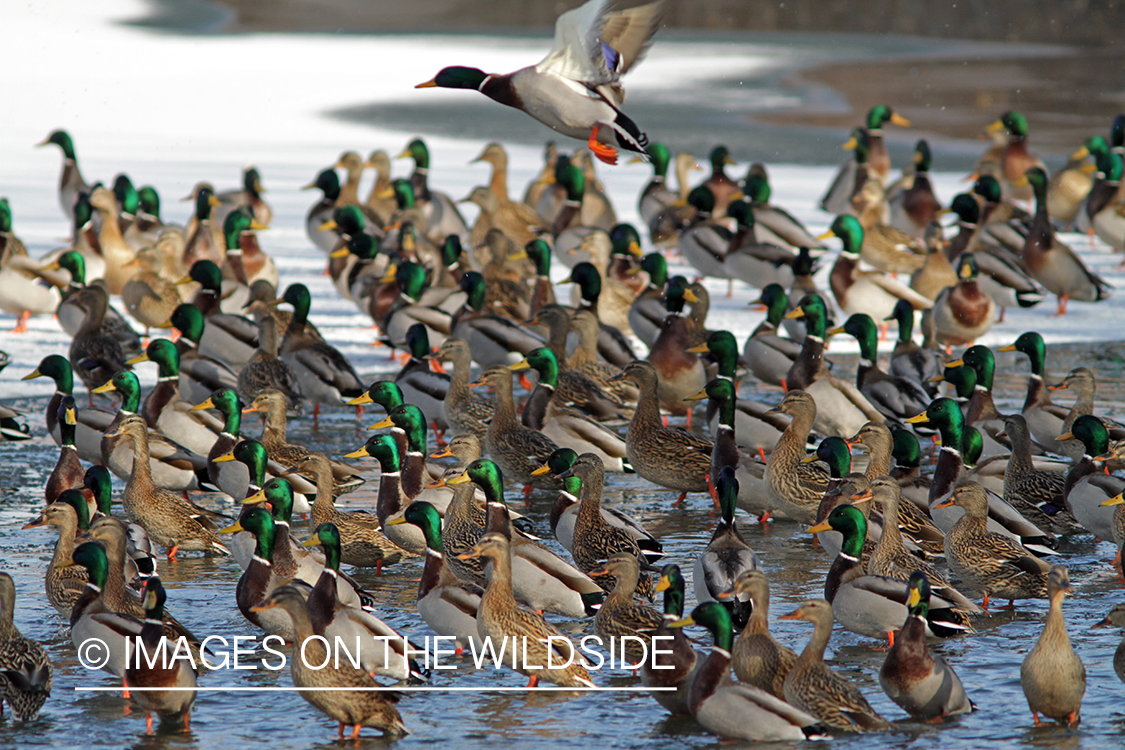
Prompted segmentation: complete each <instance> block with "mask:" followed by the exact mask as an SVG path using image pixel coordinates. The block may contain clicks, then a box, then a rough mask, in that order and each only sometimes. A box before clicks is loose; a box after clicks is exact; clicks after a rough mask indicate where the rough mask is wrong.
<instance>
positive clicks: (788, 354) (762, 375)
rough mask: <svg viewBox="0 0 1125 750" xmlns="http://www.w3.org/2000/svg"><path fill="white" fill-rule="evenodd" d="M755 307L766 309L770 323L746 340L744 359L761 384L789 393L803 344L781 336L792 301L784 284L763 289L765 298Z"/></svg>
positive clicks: (755, 303) (762, 325) (766, 322)
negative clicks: (788, 381) (788, 378)
mask: <svg viewBox="0 0 1125 750" xmlns="http://www.w3.org/2000/svg"><path fill="white" fill-rule="evenodd" d="M751 304H752V305H759V306H761V307H764V308H765V311H766V319H765V320H763V321H762V322H761V323H759V324H758V327H757V328H755V329H754V331H753V333H751V334H750V337H749V338H748V339H746V346H745V347H743V349H742V357H743V359H745V360H746V361H747V362H748V363H749V365H750V372H751V373H753V375H754V377H756V378H757V379H758V380H760V381H762V382H763V383H768V384H770V385H780V386H781V387H782V388H783V389H785V388H786V382H785V378H786V376H787V375H788V374H789V368H791V367H792V366H793V362H794V361H795V360H796V359H797V356H798V355H799V354H800V353H801V344H800V343H799V342H797V341H794V340H792V339H789V338H786V337H783V336H781V335H780V333H779V326H780V325H781V321H782V319H783V318H784V317H785V313H786V312H787V306H788V304H789V297H788V295H787V294H786V293H785V290H784V289H783V288H782V287H781V285H780V284H767V285H766V286H764V287H762V293H761V296H759V297H758V299H757V300H755V301H754V302H752V303H751Z"/></svg>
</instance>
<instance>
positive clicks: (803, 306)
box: [785, 294, 828, 340]
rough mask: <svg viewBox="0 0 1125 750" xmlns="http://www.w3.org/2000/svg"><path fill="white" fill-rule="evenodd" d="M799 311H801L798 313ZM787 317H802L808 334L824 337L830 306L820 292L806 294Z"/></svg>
mask: <svg viewBox="0 0 1125 750" xmlns="http://www.w3.org/2000/svg"><path fill="white" fill-rule="evenodd" d="M798 311H800V312H799V313H798ZM785 317H787V318H789V317H794V318H800V319H801V320H802V321H803V322H804V324H805V333H806V335H808V336H815V337H816V338H819V339H821V340H823V339H824V335H825V332H826V331H825V329H826V328H827V323H828V308H827V306H825V304H824V299H823V298H822V297H821V296H820V295H819V294H806V295H805V296H804V297H802V298H801V303H800V304H799V305H797V307H795V308H794V309H793V311H792V312H790V313H789V314H788V315H786V316H785Z"/></svg>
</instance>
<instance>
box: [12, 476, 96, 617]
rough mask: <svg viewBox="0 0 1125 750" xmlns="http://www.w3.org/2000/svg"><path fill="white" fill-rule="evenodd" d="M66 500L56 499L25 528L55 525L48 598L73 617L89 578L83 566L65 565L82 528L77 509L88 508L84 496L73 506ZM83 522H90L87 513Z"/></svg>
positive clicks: (47, 574) (46, 579)
mask: <svg viewBox="0 0 1125 750" xmlns="http://www.w3.org/2000/svg"><path fill="white" fill-rule="evenodd" d="M75 492H77V490H75ZM65 494H66V493H64V495H65ZM60 497H63V496H60ZM65 499H66V498H63V499H61V500H57V501H55V502H53V503H51V504H50V505H48V506H47V507H46V508H44V509H43V510H42V511H40V512H39V515H37V516H36V517H35V518H33V519H32V520H30V521H28V522H27V523H26V524H24V525H23V527H22V528H24V529H34V528H38V527H40V526H54V527H55V529H56V531H57V532H58V538H57V539H56V540H55V550H54V554H52V556H51V561H50V562H49V563H47V571H46V575H45V585H46V590H47V601H49V602H50V603H51V606H52V607H54V608H55V609H56V610H57V611H58V613H59V614H60V615H62V616H63V617H70V611H71V610H72V609H73V608H74V603H75V602H77V601H78V597H79V596H81V594H82V591H83V589H84V588H85V587H86V581H87V580H89V579H88V578H87V577H86V573H85V570H84V569H83V568H82V567H81V566H68V565H67V564H66V563H67V562H68V561H69V560H70V558H71V555H72V554H73V553H74V548H75V544H74V538H75V536H77V534H78V530H79V529H80V528H82V526H80V525H79V519H78V512H79V511H81V512H83V514H85V513H86V512H87V510H86V502H85V498H83V499H82V503H81V504H80V506H79V504H78V503H76V504H75V505H73V506H72V505H70V504H69V503H68V502H66V501H65ZM83 521H84V524H85V525H86V526H88V525H89V518H88V517H87V516H85V515H84V518H83Z"/></svg>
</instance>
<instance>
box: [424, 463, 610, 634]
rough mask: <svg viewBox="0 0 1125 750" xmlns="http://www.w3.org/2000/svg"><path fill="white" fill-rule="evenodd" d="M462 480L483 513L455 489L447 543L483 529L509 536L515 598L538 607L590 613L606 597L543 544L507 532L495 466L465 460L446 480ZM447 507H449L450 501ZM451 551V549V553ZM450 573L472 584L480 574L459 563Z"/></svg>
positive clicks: (507, 520) (471, 538) (470, 537)
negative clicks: (479, 498)
mask: <svg viewBox="0 0 1125 750" xmlns="http://www.w3.org/2000/svg"><path fill="white" fill-rule="evenodd" d="M466 482H472V483H474V484H475V485H476V486H477V487H479V488H480V489H481V490H482V491H483V492H484V495H485V507H486V508H487V511H486V514H485V517H484V518H483V519H481V518H480V517H479V515H477V513H476V512H475V511H474V510H473V509H472V508H471V507H469V506H471V505H472V496H471V495H466V496H461V495H460V494H459V493H458V492H456V491H455V492H454V499H453V502H460V507H459V508H458V509H457V511H456V516H457V518H458V521H457V522H456V524H453V523H451V522H450V521H448V520H447V522H446V529H447V531H448V532H449V534H451V535H452V534H454V530H456V536H455V537H454V538H452V539H450V540H449V544H451V545H454V544H455V545H457V548H461V549H462V550H463V549H465V548H462V547H461V545H463V544H465V543H466V542H467V543H469V545H470V546H471V545H472V544H474V543H475V541H474V539H480V535H481V533H483V532H484V531H491V532H499V533H500V534H501V535H502V536H504V538H505V539H509V540H510V544H511V553H512V555H511V559H512V567H511V571H513V572H512V573H511V576H510V578H511V581H512V585H513V587H514V591H515V596H516V598H518V599H519V600H520V601H522V602H524V603H526V604H527V605H528V606H530V607H532V608H533V609H535V610H538V611H544V612H555V613H557V614H561V615H565V616H567V617H583V616H589V615H592V614H593V613H594V611H595V610H596V605H597V604H599V603H600V602H601V601H602V600H603V599H604V598H605V592H604V591H602V589H601V587H600V586H598V584H596V583H594V581H593V580H592V579H591V578H590V577H589V576H587V575H586V574H585V573H583V572H582V571H580V570H578V569H577V568H576V567H574V566H573V565H571V564H570V563H567V562H566V561H564V560H563V559H562V558H561V557H559V556H558V555H556V554H555V553H554V552H552V551H550V550H549V549H547V547H545V546H544V545H542V544H540V543H539V542H536V541H534V540H532V539H530V538H528V537H525V536H524V535H522V534H520V533H518V532H517V531H513V530H512V527H511V522H510V513H509V511H508V506H507V504H505V502H504V475H503V472H502V471H501V470H500V467H499V466H497V465H496V463H495V462H493V461H491V460H489V459H484V458H482V459H478V460H476V461H474V462H473V463H471V464H469V465H468V467H466V469H465V471H464V472H463V473H462V474H460V475H457V476H454V477H452V478H450V479H448V480H446V483H447V484H450V485H453V486H454V487H457V486H458V485H460V484H464V483H466ZM450 508H451V510H452V509H453V505H452V504H451V506H450ZM451 515H454V514H453V513H451ZM474 516H476V518H475V519H474V518H473V517H474ZM454 549H455V548H452V547H451V550H450V554H451V555H452V554H454ZM468 559H476V558H460V560H461V561H462V562H463V561H464V560H468ZM454 572H456V573H457V575H458V576H459V577H465V578H466V579H467V580H473V581H474V582H477V583H479V582H481V581H483V577H484V571H483V568H482V567H476V566H470V567H466V566H461V565H458V566H456V567H454ZM482 635H484V634H483V633H482Z"/></svg>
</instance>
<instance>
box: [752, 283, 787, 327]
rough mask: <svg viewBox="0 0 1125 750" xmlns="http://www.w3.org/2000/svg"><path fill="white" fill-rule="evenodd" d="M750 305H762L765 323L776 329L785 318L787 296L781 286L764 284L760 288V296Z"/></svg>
mask: <svg viewBox="0 0 1125 750" xmlns="http://www.w3.org/2000/svg"><path fill="white" fill-rule="evenodd" d="M751 304H754V305H764V306H765V308H766V322H768V323H769V324H770V325H772V326H773V327H774V328H777V327H778V326H779V325H781V320H782V319H783V318H784V317H785V309H786V308H787V307H788V306H789V295H788V294H786V293H785V289H783V288H782V286H781V284H766V285H765V286H764V287H762V295H761V296H760V297H758V299H757V300H756V301H754V302H752V303H751Z"/></svg>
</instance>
